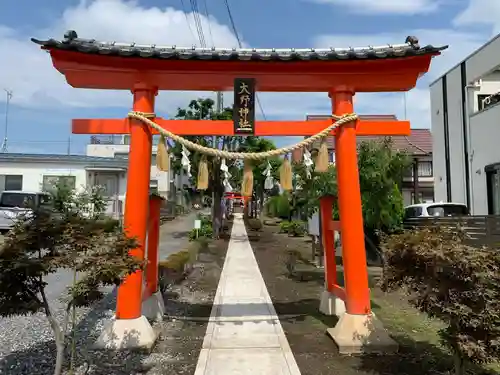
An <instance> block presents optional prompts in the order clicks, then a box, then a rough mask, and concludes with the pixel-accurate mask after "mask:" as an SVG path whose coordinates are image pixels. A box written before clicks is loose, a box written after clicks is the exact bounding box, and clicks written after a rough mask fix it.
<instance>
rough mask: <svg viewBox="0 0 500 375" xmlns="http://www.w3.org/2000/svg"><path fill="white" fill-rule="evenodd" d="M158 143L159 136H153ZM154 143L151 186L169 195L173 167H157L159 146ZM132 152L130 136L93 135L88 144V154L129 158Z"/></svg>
mask: <svg viewBox="0 0 500 375" xmlns="http://www.w3.org/2000/svg"><path fill="white" fill-rule="evenodd" d="M153 140H154V143H156V144H157V142H158V137H154V138H153ZM156 144H155V145H153V154H152V156H151V180H150V188H151V190H153V191H156V192H157V193H158V194H160V195H162V196H164V197H168V195H169V191H170V188H171V184H172V183H173V181H172V178H171V170H172V169H171V168H170V171H169V172H162V171H160V170H158V168H157V167H156V152H157V146H156ZM129 152H130V136H128V135H126V136H93V137H91V141H90V144H89V145H87V152H86V153H87V155H88V156H94V157H95V156H97V157H105V158H115V159H122V160H128V155H129Z"/></svg>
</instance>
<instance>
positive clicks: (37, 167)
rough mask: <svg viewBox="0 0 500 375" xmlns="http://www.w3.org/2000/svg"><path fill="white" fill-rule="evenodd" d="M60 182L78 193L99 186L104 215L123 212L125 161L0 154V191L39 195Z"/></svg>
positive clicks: (80, 156) (79, 156) (77, 156)
mask: <svg viewBox="0 0 500 375" xmlns="http://www.w3.org/2000/svg"><path fill="white" fill-rule="evenodd" d="M61 180H64V182H65V183H66V184H68V185H69V186H71V187H73V188H75V189H78V190H83V189H85V188H86V187H91V186H95V185H101V186H103V187H104V195H105V196H106V197H107V198H108V199H109V205H108V209H107V211H108V213H110V214H116V215H120V214H121V213H122V212H123V207H124V205H123V204H124V201H125V192H126V186H127V161H126V160H123V159H115V158H100V157H92V156H85V155H50V154H48V155H47V154H16V153H5V154H0V191H4V190H18V191H21V190H23V191H43V190H48V189H49V188H50V187H51V186H53V184H54V183H57V182H58V181H61Z"/></svg>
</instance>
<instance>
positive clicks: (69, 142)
mask: <svg viewBox="0 0 500 375" xmlns="http://www.w3.org/2000/svg"><path fill="white" fill-rule="evenodd" d="M67 152H68V155H71V136H69V137H68V150H67Z"/></svg>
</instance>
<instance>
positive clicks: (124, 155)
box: [115, 152, 128, 160]
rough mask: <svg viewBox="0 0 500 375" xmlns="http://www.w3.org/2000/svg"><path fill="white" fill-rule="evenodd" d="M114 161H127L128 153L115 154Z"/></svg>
mask: <svg viewBox="0 0 500 375" xmlns="http://www.w3.org/2000/svg"><path fill="white" fill-rule="evenodd" d="M115 159H126V160H128V152H115Z"/></svg>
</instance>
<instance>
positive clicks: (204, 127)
mask: <svg viewBox="0 0 500 375" xmlns="http://www.w3.org/2000/svg"><path fill="white" fill-rule="evenodd" d="M331 121H332V120H318V121H315V120H313V121H257V122H256V124H255V134H254V135H256V136H262V137H263V136H311V135H314V134H317V133H319V132H320V131H321V130H323V129H325V128H327V127H328V126H329V125H330V124H331V123H332V122H331ZM155 122H156V123H157V124H158V125H160V126H161V127H162V128H164V129H168V130H169V131H171V132H172V133H174V134H177V135H181V136H189V135H199V136H211V135H215V136H222V135H234V125H233V122H232V121H219V120H218V121H211V120H164V119H162V118H156V119H155ZM72 132H73V134H129V132H130V120H129V119H75V120H73V121H72ZM356 133H357V135H373V136H378V135H387V136H391V135H410V122H409V121H393V120H389V121H370V120H359V121H358V124H357V131H356ZM153 134H158V132H156V131H153ZM334 134H335V130H334V131H332V133H331V135H334Z"/></svg>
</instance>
